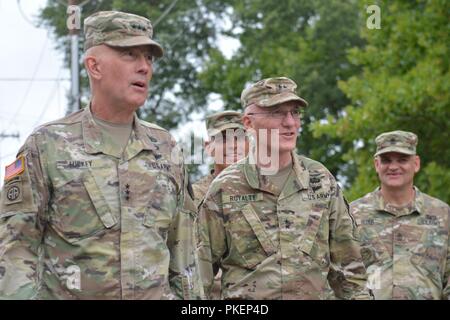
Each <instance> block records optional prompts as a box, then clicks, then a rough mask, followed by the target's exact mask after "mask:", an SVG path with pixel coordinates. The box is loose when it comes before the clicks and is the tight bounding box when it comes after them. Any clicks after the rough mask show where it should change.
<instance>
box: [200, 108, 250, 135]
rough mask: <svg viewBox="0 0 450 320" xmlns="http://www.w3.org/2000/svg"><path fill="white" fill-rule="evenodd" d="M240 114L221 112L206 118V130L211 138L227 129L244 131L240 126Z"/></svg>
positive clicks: (241, 125) (242, 126)
mask: <svg viewBox="0 0 450 320" xmlns="http://www.w3.org/2000/svg"><path fill="white" fill-rule="evenodd" d="M241 119H242V114H241V113H240V112H237V111H222V112H218V113H214V114H212V115H209V116H208V117H206V130H207V131H208V136H210V137H212V136H215V135H216V134H218V133H220V132H222V131H225V130H227V129H242V130H245V128H244V125H243V124H242V120H241Z"/></svg>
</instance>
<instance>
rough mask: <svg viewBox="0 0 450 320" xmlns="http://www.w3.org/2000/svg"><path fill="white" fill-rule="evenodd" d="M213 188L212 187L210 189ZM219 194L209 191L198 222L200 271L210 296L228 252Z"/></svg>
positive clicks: (201, 207)
mask: <svg viewBox="0 0 450 320" xmlns="http://www.w3.org/2000/svg"><path fill="white" fill-rule="evenodd" d="M210 190H211V189H210ZM216 198H217V195H215V196H213V195H211V194H210V192H209V191H208V193H207V195H206V198H205V200H204V201H203V203H202V205H201V206H200V212H199V217H198V219H199V223H198V238H199V244H198V256H199V263H200V273H201V277H202V282H203V285H204V288H205V289H204V291H205V294H206V296H207V297H208V298H210V296H211V289H212V287H213V284H214V274H215V271H217V270H218V267H219V263H220V260H221V258H222V256H223V255H224V254H225V252H226V243H227V242H226V235H225V228H224V223H223V215H222V209H221V207H220V206H219V205H218V204H217V203H218V202H219V201H218V200H217V199H216Z"/></svg>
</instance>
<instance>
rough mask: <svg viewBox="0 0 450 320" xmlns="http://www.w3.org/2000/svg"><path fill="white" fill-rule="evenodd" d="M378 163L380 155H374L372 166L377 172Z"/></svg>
mask: <svg viewBox="0 0 450 320" xmlns="http://www.w3.org/2000/svg"><path fill="white" fill-rule="evenodd" d="M379 165H380V157H378V156H376V157H374V158H373V166H374V167H375V171H376V172H378V166H379Z"/></svg>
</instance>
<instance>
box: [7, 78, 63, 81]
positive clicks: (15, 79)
mask: <svg viewBox="0 0 450 320" xmlns="http://www.w3.org/2000/svg"><path fill="white" fill-rule="evenodd" d="M0 81H5V82H9V81H10V82H13V81H70V78H34V79H33V78H0Z"/></svg>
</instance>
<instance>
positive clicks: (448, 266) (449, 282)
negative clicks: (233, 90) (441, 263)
mask: <svg viewBox="0 0 450 320" xmlns="http://www.w3.org/2000/svg"><path fill="white" fill-rule="evenodd" d="M447 209H448V219H449V220H448V221H449V228H450V207H447ZM447 237H448V240H447V242H448V243H447V260H446V263H445V273H444V283H443V287H444V290H443V291H442V299H444V300H450V230H449V233H448V236H447Z"/></svg>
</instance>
